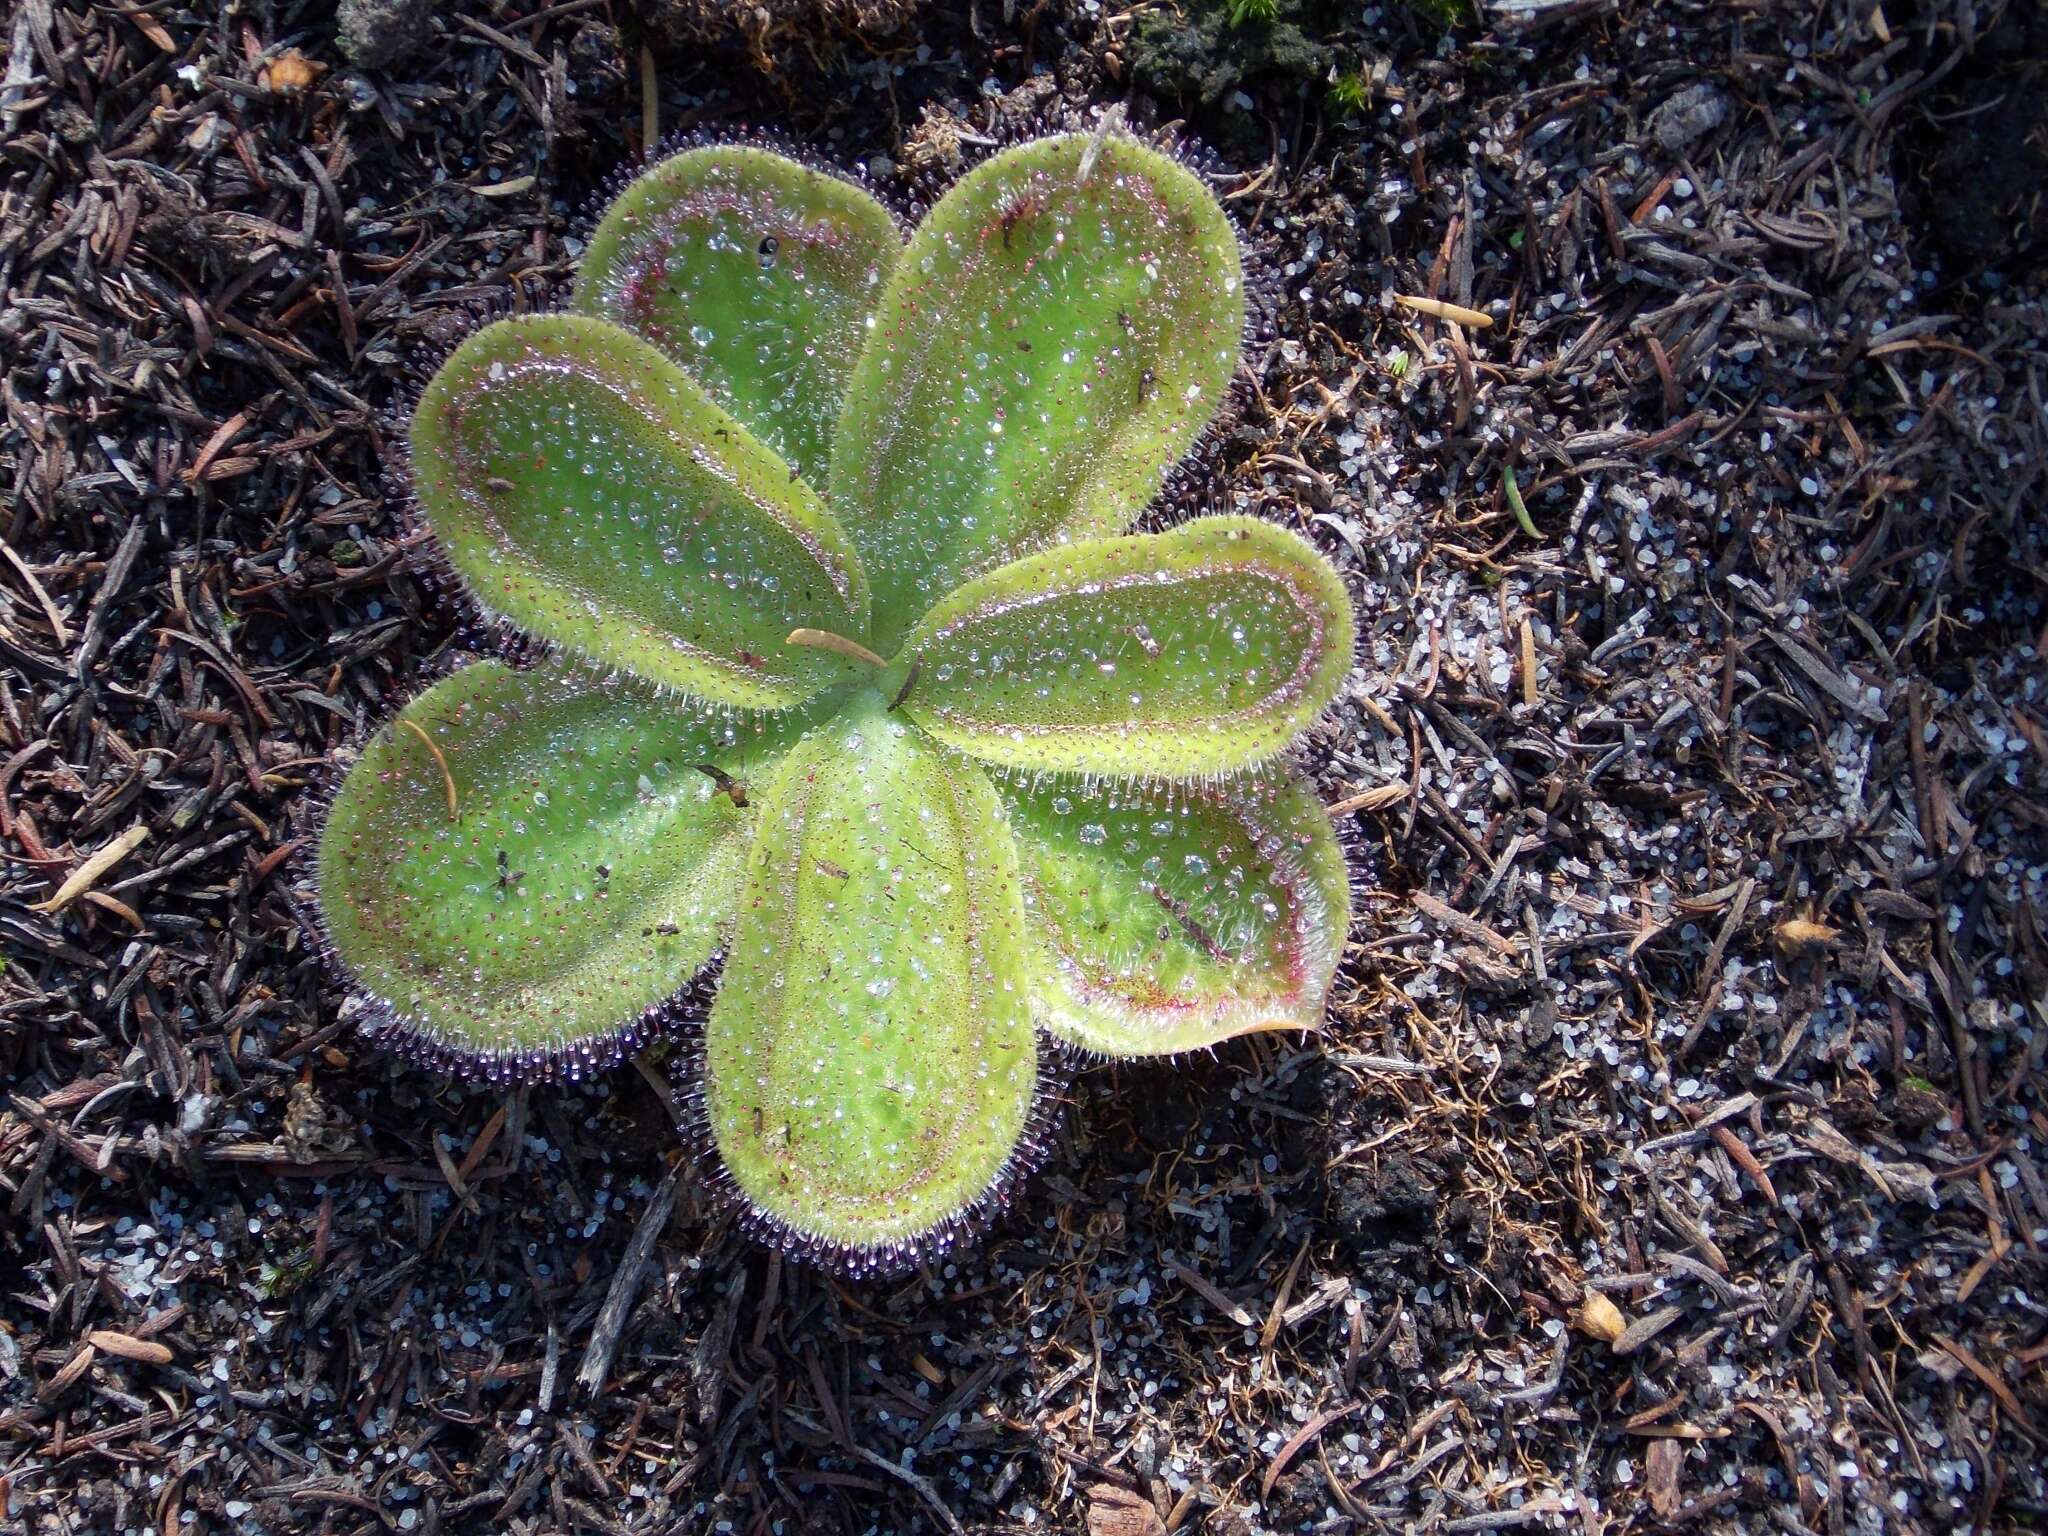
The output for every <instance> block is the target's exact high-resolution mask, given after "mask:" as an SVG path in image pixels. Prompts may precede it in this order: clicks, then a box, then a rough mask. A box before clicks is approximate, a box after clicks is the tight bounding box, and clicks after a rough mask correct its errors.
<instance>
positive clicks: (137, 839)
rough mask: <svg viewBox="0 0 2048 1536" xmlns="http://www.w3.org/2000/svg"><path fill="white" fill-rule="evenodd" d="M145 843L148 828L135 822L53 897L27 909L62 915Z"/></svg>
mask: <svg viewBox="0 0 2048 1536" xmlns="http://www.w3.org/2000/svg"><path fill="white" fill-rule="evenodd" d="M148 841H149V828H147V827H145V826H144V825H143V824H142V823H141V822H139V821H138V822H137V823H135V825H134V826H132V827H130V828H129V829H128V830H127V831H126V832H123V833H122V834H121V835H120V836H119V837H117V838H115V839H114V840H113V841H112V842H110V843H108V844H107V845H106V846H105V847H103V848H101V849H100V850H99V852H97V853H95V854H93V855H92V857H91V858H89V859H87V860H86V861H85V862H84V863H83V864H81V865H79V866H78V868H76V869H75V870H73V871H72V872H71V874H70V877H69V878H68V879H66V880H65V882H64V883H63V884H62V885H60V886H58V887H57V894H56V895H54V896H52V897H51V898H50V899H49V900H48V901H39V902H36V903H34V904H33V905H31V906H30V908H29V910H30V911H31V912H62V911H63V910H64V909H65V908H66V907H68V906H70V905H71V903H72V902H74V901H76V900H78V898H79V897H81V896H83V895H84V894H85V893H86V892H87V891H89V890H91V889H92V888H93V886H94V884H95V883H96V882H98V880H99V879H100V878H101V877H102V876H103V875H105V874H107V873H108V872H109V871H111V870H112V869H113V868H114V866H115V865H117V864H119V863H120V862H121V861H122V860H123V859H125V858H127V857H128V855H129V854H131V853H133V852H134V851H135V850H136V849H138V848H140V847H141V846H142V845H143V844H144V843H146V842H148Z"/></svg>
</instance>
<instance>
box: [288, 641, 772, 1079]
mask: <svg viewBox="0 0 2048 1536" xmlns="http://www.w3.org/2000/svg"><path fill="white" fill-rule="evenodd" d="M800 727H801V722H800V720H798V719H796V718H794V717H791V718H786V719H781V720H777V721H774V722H761V721H758V720H749V719H746V718H744V717H737V716H734V715H733V714H732V713H731V712H730V711H723V710H709V709H705V708H700V707H692V706H689V705H687V704H684V703H683V702H681V701H679V700H677V699H674V698H666V699H665V698H660V697H657V695H656V694H655V692H654V691H653V690H652V689H651V688H648V687H646V686H645V685H643V684H640V683H636V682H634V681H632V680H631V679H626V678H617V679H613V680H610V681H598V680H595V679H593V678H591V677H590V676H589V675H588V674H587V673H585V672H583V671H582V670H580V669H576V668H565V667H561V666H556V665H543V666H541V667H539V668H536V669H534V670H532V671H526V672H521V671H515V670H513V669H512V668H510V667H507V666H505V665H504V664H503V663H501V662H495V661H491V662H480V663H478V664H476V665H474V666H470V667H466V668H464V669H463V670H462V671H460V672H457V673H455V674H454V675H453V676H451V677H448V678H446V679H444V680H443V681H441V682H439V683H436V684H435V685H434V686H433V687H431V688H429V689H428V690H427V691H426V692H424V693H422V694H421V695H419V697H417V698H416V699H414V700H413V701H412V702H411V703H410V704H408V705H407V706H406V707H405V709H403V710H402V711H400V713H399V714H398V716H397V717H396V719H395V720H394V721H392V722H391V723H390V724H388V725H386V726H385V727H384V728H383V729H381V730H380V731H378V732H377V733H376V734H375V735H373V736H372V737H371V738H370V739H369V741H368V742H367V743H366V744H365V746H364V747H363V750H362V753H361V755H360V756H359V757H358V758H357V760H356V763H355V765H354V767H353V768H351V769H350V771H349V773H348V776H347V777H346V778H345V779H344V780H343V781H342V784H341V787H340V790H339V792H338V793H337V794H336V796H335V799H334V803H333V805H332V807H331V808H330V810H329V813H328V817H327V823H326V826H325V828H324V829H323V831H322V834H321V839H320V847H319V854H318V860H317V865H316V871H317V876H318V887H319V904H320V913H321V918H322V924H323V927H324V928H325V931H326V935H327V938H328V940H329V942H330V943H331V944H332V945H333V946H334V950H335V953H336V957H337V958H338V959H339V960H340V962H341V963H342V964H343V966H344V967H345V968H346V969H347V970H348V971H349V973H350V974H351V975H352V976H353V977H354V979H355V980H356V981H357V982H358V983H359V984H360V985H361V986H362V987H363V988H364V989H365V990H366V991H367V992H368V993H369V994H370V995H371V996H372V997H374V998H375V999H377V1000H378V1001H379V1002H380V1003H381V1004H383V1005H384V1007H385V1008H386V1009H388V1010H389V1012H390V1014H391V1015H393V1016H395V1018H396V1020H397V1021H398V1022H399V1023H400V1025H401V1026H402V1027H403V1028H404V1029H406V1030H407V1031H409V1032H411V1033H412V1034H413V1035H414V1036H416V1037H418V1039H419V1040H421V1041H423V1042H424V1043H426V1044H428V1045H430V1046H432V1047H435V1048H438V1049H439V1050H440V1051H442V1052H445V1053H446V1054H447V1055H448V1056H450V1057H451V1058H471V1059H475V1060H477V1061H480V1062H486V1063H488V1062H492V1061H503V1060H532V1059H535V1058H538V1057H542V1056H546V1055H549V1054H557V1055H561V1056H563V1057H564V1058H570V1057H573V1055H574V1053H575V1052H576V1051H578V1050H579V1049H582V1050H588V1049H589V1048H591V1047H592V1046H593V1044H594V1043H596V1042H599V1041H602V1040H604V1039H605V1038H607V1037H608V1036H613V1035H616V1034H617V1033H618V1032H620V1031H622V1030H626V1029H629V1028H630V1027H631V1026H632V1025H633V1024H634V1023H635V1022H636V1021H637V1020H638V1019H639V1017H640V1015H641V1014H642V1013H643V1012H644V1011H645V1010H646V1009H648V1008H651V1007H653V1006H654V1005H655V1004H657V1003H660V1002H661V1001H663V1000H664V999H665V998H667V997H669V996H670V995H671V994H673V993H674V992H675V991H676V990H677V989H678V988H680V987H681V986H683V985H684V984H685V983H686V982H687V981H688V980H689V979H690V977H691V976H692V975H693V974H695V972H696V971H697V970H698V969H699V968H700V967H701V966H703V965H704V963H705V962H706V961H707V960H709V959H710V957H711V955H712V953H713V951H714V949H715V948H716V946H717V934H718V930H719V928H720V926H721V925H722V924H725V923H727V922H729V921H730V920H731V918H732V916H733V913H734V910H735V904H736V901H737V896H738V885H739V875H740V863H741V859H742V856H743V852H744V846H745V841H746V837H747V834H748V832H749V830H750V826H751V822H750V820H749V817H748V814H747V813H746V812H745V811H743V810H740V809H738V808H736V807H735V806H734V805H733V803H732V801H731V799H730V797H728V796H726V795H722V794H720V793H719V792H718V790H717V787H716V785H715V784H714V783H713V782H712V780H710V779H709V778H706V777H704V776H702V775H700V774H697V773H693V772H691V771H690V768H691V765H692V764H695V763H700V762H709V763H714V764H719V765H722V766H723V767H724V768H726V769H729V770H730V771H731V772H732V773H734V774H739V773H742V772H753V771H758V770H760V769H762V768H764V767H769V766H772V765H773V764H774V762H775V761H776V756H777V753H778V751H779V750H781V749H782V748H784V747H786V746H787V744H788V743H789V742H790V741H792V740H793V739H794V737H795V735H796V734H797V732H798V731H799V730H800ZM451 797H452V798H453V800H454V803H455V809H454V813H453V814H451V813H450V809H449V800H450V798H451Z"/></svg>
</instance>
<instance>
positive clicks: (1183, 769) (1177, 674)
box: [898, 517, 1353, 778]
mask: <svg viewBox="0 0 2048 1536" xmlns="http://www.w3.org/2000/svg"><path fill="white" fill-rule="evenodd" d="M1352 645H1353V636H1352V618H1351V603H1350V599H1349V597H1348V596H1347V595H1346V593H1345V591H1344V586H1343V583H1342V582H1340V581H1339V580H1338V578H1337V574H1336V572H1335V571H1333V570H1332V569H1331V568H1330V564H1329V562H1328V561H1326V560H1325V559H1324V558H1323V557H1322V556H1321V555H1320V554H1318V553H1317V552H1316V550H1315V549H1314V547H1313V546H1311V545H1310V544H1309V543H1307V541H1305V540H1303V539H1302V538H1300V537H1299V536H1297V535H1295V534H1292V533H1289V532H1287V531H1286V530H1285V529H1282V528H1276V527H1274V526H1273V525H1272V524H1270V523H1264V522H1260V521H1259V520H1258V519H1256V518H1248V517H1204V518H1197V519H1196V520H1194V521H1193V522H1190V523H1187V524H1184V525H1183V526H1181V527H1179V528H1176V529H1174V530H1173V531H1172V532H1170V533H1161V534H1133V535H1127V536H1125V537H1122V538H1114V539H1091V540H1083V541H1081V542H1078V543H1074V544H1068V545H1062V546H1060V547H1059V548H1057V549H1050V550H1047V551H1045V552H1044V553H1042V554H1037V555H1030V556H1027V557H1026V558H1024V559H1022V560H1018V561H1015V562H1013V563H1011V564H1010V565H1007V566H1003V567H1001V568H999V569H997V570H995V571H991V572H990V573H989V574H988V575H986V576H983V577H980V578H979V579H977V580H975V581H971V582H969V583H967V584H966V585H965V586H963V587H961V588H960V589H959V590H958V591H957V592H955V593H954V594H953V595H952V596H951V597H948V598H947V599H946V600H945V601H944V602H942V603H940V604H939V605H938V607H936V608H934V609H933V610H932V612H931V613H930V614H928V615H927V616H926V618H925V620H924V622H923V623H921V624H920V625H918V627H917V629H916V630H915V631H914V632H913V633H912V634H911V636H910V637H909V639H908V640H906V641H905V643H904V648H903V654H902V657H901V658H899V662H898V665H899V666H902V665H906V664H908V663H911V662H915V663H917V664H918V665H919V666H920V675H919V682H918V684H917V686H916V687H915V688H913V689H912V690H911V692H910V695H909V697H908V698H907V699H905V701H904V704H903V712H904V713H906V714H908V715H909V716H910V717H911V718H912V719H914V720H916V721H917V722H918V723H919V724H920V725H922V726H924V727H925V729H927V730H929V731H930V732H931V733H932V734H933V735H935V736H937V737H938V738H939V739H940V740H942V741H944V742H947V743H948V744H950V745H952V746H955V747H958V748H959V749H960V750H961V751H963V752H968V753H971V754H973V755H974V756H976V757H980V758H983V759H985V760H987V761H989V762H994V763H1001V764H1004V765H1005V766H1008V767H1013V768H1029V769H1056V770H1066V771H1079V772H1085V773H1100V774H1137V775H1145V776H1148V777H1160V778H1190V777H1194V776H1196V775H1201V774H1214V773H1227V772H1231V771H1234V770H1236V769H1239V768H1244V767H1248V766H1250V765H1252V764H1255V763H1259V762H1263V761H1265V760H1266V759H1268V758H1270V757H1272V756H1274V755H1275V754H1277V753H1278V752H1280V751H1281V750H1283V749H1284V748H1285V747H1286V746H1287V745H1288V744H1289V743H1290V742H1292V741H1293V740H1294V738H1295V737H1296V736H1298V735H1300V734H1301V732H1302V731H1303V730H1304V729H1305V728H1306V727H1307V726H1308V724H1309V722H1310V721H1311V720H1313V719H1314V718H1315V716H1316V714H1317V713H1318V712H1319V711H1320V710H1322V709H1323V707H1324V706H1325V705H1327V704H1328V703H1329V702H1330V701H1331V699H1333V698H1334V697H1335V696H1336V693H1337V690H1338V688H1339V687H1340V686H1341V685H1342V683H1343V681H1344V676H1345V674H1346V673H1347V672H1348V671H1349V670H1350V667H1351V655H1352Z"/></svg>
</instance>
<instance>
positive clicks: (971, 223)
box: [832, 134, 1245, 654]
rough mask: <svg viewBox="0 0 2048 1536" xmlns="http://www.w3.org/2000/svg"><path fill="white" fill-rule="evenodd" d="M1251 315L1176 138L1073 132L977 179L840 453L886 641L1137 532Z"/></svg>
mask: <svg viewBox="0 0 2048 1536" xmlns="http://www.w3.org/2000/svg"><path fill="white" fill-rule="evenodd" d="M1091 156H1092V157H1093V159H1092V164H1089V163H1088V162H1089V161H1090V157H1091ZM1084 164H1085V165H1086V166H1087V169H1088V174H1087V176H1086V177H1085V179H1084V178H1083V176H1082V174H1081V173H1082V170H1083V168H1084ZM1244 314H1245V308H1244V282H1243V274H1242V270H1241V267H1240V262H1239V254H1238V244H1237V235H1236V232H1235V231H1234V230H1233V229H1232V228H1231V226H1230V221H1229V220H1228V219H1227V218H1226V217H1225V216H1224V213H1223V210H1222V208H1221V207H1220V206H1219V205H1218V204H1217V202H1216V199H1215V198H1214V197H1213V196H1212V195H1211V194H1210V192H1209V190H1208V188H1207V187H1206V186H1204V185H1203V184H1202V181H1201V179H1200V178H1199V177H1197V176H1196V175H1195V174H1194V173H1193V172H1191V171H1189V170H1188V169H1187V168H1186V167H1184V166H1182V165H1180V164H1179V163H1178V162H1177V161H1175V160H1173V159H1171V158H1169V157H1168V156H1166V155H1163V154H1160V153H1159V152H1157V151H1156V150H1152V149H1148V148H1146V147H1145V146H1143V145H1141V144H1138V143H1135V142H1134V141H1132V140H1130V139H1126V138H1120V137H1109V138H1106V139H1104V140H1102V141H1100V143H1099V144H1097V143H1096V141H1094V140H1092V139H1091V138H1090V137H1089V136H1088V135H1085V134H1069V135H1066V136H1064V137H1057V138H1048V139H1039V140H1036V141H1034V142H1032V143H1029V144H1022V145H1018V146H1016V147H1015V148H1012V149H1008V150H1005V151H1003V152H1002V153H1000V154H998V155H996V156H995V157H993V158H992V159H990V160H988V161H987V162H985V163H984V164H982V165H980V166H978V167H977V168H976V169H974V170H972V171H970V172H969V173H968V174H967V175H966V176H964V177H963V178H961V180H960V181H959V182H958V183H957V184H956V185H955V186H954V187H953V188H952V190H951V191H949V192H948V193H947V194H946V195H945V196H944V197H942V198H941V199H940V200H939V202H938V205H937V206H936V207H934V208H933V209H932V211H931V213H930V215H929V216H927V217H926V219H925V221H924V222H923V223H922V224H920V225H919V226H918V228H917V231H916V233H915V234H913V235H912V236H911V239H910V244H909V245H908V247H906V249H905V251H904V254H903V258H902V260H901V261H899V262H898V263H897V265H896V270H895V274H894V276H893V277H891V279H890V280H889V286H888V291H887V293H886V294H885V295H884V297H883V300H882V306H881V309H880V311H879V313H878V314H877V316H876V319H875V325H874V330H873V332H872V335H871V337H870V340H869V342H868V346H867V350H866V351H865V352H864V353H863V354H862V355H861V359H860V363H859V365H858V367H857V368H856V369H855V371H854V375H853V382H852V383H851V385H850V386H849V387H848V391H847V397H846V409H845V414H844V415H843V416H842V417H841V419H840V425H839V433H838V438H837V440H836V442H835V443H834V446H833V457H832V493H833V501H834V504H835V505H836V506H837V507H838V509H839V512H840V517H841V519H842V521H844V523H845V524H846V528H847V531H848V532H849V533H850V534H852V536H853V539H854V542H855V543H856V544H857V545H858V546H859V548H860V552H861V556H862V558H863V560H864V561H865V562H866V563H867V567H868V570H869V573H870V577H871V579H872V581H873V582H874V593H875V645H876V649H878V650H880V651H882V652H883V653H884V654H887V653H888V652H889V651H890V650H891V649H892V647H893V644H894V642H895V640H896V639H897V638H898V637H900V636H901V635H902V634H903V633H904V631H905V630H906V629H908V628H909V626H910V625H911V624H912V623H914V622H915V620H916V619H917V616H918V615H919V614H921V613H923V612H924V611H925V610H926V609H927V608H929V607H930V606H931V605H932V604H933V603H934V602H936V601H937V600H938V599H939V598H941V597H943V596H944V595H945V594H946V593H947V592H948V591H950V590H951V589H952V588H953V587H954V586H956V585H957V584H958V583H959V582H960V580H961V579H962V578H963V577H964V576H967V575H970V574H972V573H974V572H976V571H979V570H984V569H986V568H988V567H989V566H992V565H994V564H997V563H998V562H1000V561H1003V560H1007V559H1010V558H1012V557H1014V556H1016V555H1018V554H1022V553H1024V552H1026V551H1028V550H1032V549H1037V548H1041V547H1043V546H1045V545H1048V544H1052V543H1054V542H1057V541H1059V540H1061V539H1067V538H1077V537H1082V536H1087V535H1094V534H1107V533H1116V532H1120V531H1121V530H1123V529H1124V528H1126V527H1128V526H1129V525H1130V522H1131V520H1132V519H1133V518H1134V517H1135V516H1136V515H1137V514H1138V512H1139V511H1141V510H1142V509H1143V508H1144V506H1145V504H1146V503H1147V502H1149V501H1150V500H1151V499H1152V497H1153V495H1154V494H1155V493H1156V492H1157V491H1158V489H1159V485H1160V481H1161V479H1162V477H1163V476H1164V475H1165V473H1166V470H1167V469H1168V468H1169V467H1170V466H1171V465H1173V464H1174V463H1175V462H1176V461H1178V460H1179V459H1180V458H1181V457H1182V456H1183V455H1184V454H1186V453H1187V451H1188V450H1189V448H1190V447H1191V446H1192V445H1193V444H1194V442H1195V439H1196V437H1197V436H1198V435H1199V434H1200V432H1201V430H1202V428H1203V427H1204V426H1206V425H1207V424H1208V422H1209V420H1210V418H1211V417H1212V416H1213V415H1214V414H1215V412H1216V409H1217V407H1218V406H1219V405H1220V404H1221V402H1222V400H1223V396H1224V392H1225V390H1226V388H1227V387H1228V385H1229V382H1230V377H1231V374H1232V372H1233V371H1234V370H1235V369H1236V367H1237V359H1238V352H1239V348H1240V345H1241V336H1242V332H1243V327H1244Z"/></svg>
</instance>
